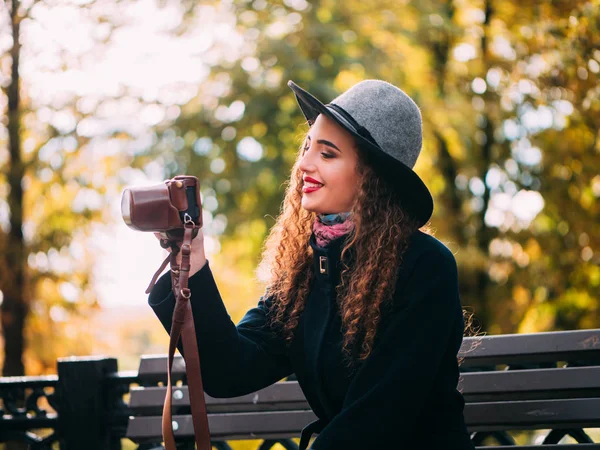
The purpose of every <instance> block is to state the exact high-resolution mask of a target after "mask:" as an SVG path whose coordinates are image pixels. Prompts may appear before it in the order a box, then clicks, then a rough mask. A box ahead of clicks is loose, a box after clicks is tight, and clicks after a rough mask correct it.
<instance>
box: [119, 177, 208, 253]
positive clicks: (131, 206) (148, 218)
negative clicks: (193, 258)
mask: <svg viewBox="0 0 600 450" xmlns="http://www.w3.org/2000/svg"><path fill="white" fill-rule="evenodd" d="M121 215H122V216H123V220H124V221H125V223H126V224H127V225H128V226H129V227H130V228H132V229H134V230H137V231H152V232H154V233H160V235H161V237H162V238H163V239H164V240H167V241H181V240H182V239H183V233H184V227H185V225H184V224H186V223H188V224H189V223H193V226H194V228H193V233H192V236H193V237H196V235H197V234H198V230H199V229H200V228H202V204H201V202H200V187H199V182H198V178H196V177H194V176H191V175H177V176H176V177H174V178H172V179H170V180H165V181H164V182H163V183H162V184H158V185H152V186H140V187H129V188H126V189H125V190H124V191H123V195H122V197H121Z"/></svg>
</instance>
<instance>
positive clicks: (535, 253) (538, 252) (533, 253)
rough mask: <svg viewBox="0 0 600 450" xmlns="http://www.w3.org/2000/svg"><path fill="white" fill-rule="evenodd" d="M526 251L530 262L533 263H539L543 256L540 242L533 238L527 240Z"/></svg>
mask: <svg viewBox="0 0 600 450" xmlns="http://www.w3.org/2000/svg"><path fill="white" fill-rule="evenodd" d="M524 250H525V253H527V255H529V260H530V261H532V262H533V261H537V260H538V259H540V257H541V256H542V248H541V247H540V244H539V243H538V241H536V240H535V239H533V238H529V239H528V240H527V242H526V243H525V248H524Z"/></svg>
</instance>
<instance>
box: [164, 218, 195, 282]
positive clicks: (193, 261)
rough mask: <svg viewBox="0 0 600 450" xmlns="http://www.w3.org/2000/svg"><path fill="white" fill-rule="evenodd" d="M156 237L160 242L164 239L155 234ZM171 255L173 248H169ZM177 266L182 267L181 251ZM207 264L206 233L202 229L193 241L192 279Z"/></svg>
mask: <svg viewBox="0 0 600 450" xmlns="http://www.w3.org/2000/svg"><path fill="white" fill-rule="evenodd" d="M154 236H155V237H156V238H157V239H158V240H159V241H160V240H161V239H162V237H161V236H160V233H154ZM167 251H168V252H169V253H171V248H170V247H169V248H167ZM177 264H179V265H180V266H181V251H180V252H179V253H178V254H177ZM204 264H206V255H205V253H204V233H203V232H202V228H200V229H199V230H198V234H197V235H196V237H195V238H194V239H192V254H191V255H190V277H191V276H192V275H194V274H195V273H196V272H198V271H199V270H200V269H202V267H204Z"/></svg>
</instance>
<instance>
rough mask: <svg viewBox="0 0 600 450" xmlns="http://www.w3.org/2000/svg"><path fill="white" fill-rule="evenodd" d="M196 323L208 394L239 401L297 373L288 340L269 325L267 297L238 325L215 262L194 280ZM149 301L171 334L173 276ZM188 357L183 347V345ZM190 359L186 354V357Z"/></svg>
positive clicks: (163, 279) (160, 284) (167, 277)
mask: <svg viewBox="0 0 600 450" xmlns="http://www.w3.org/2000/svg"><path fill="white" fill-rule="evenodd" d="M189 288H190V290H191V305H192V312H193V316H194V325H195V327H196V334H197V337H198V351H199V353H200V365H201V368H202V380H203V384H204V390H205V391H206V393H207V394H208V395H210V396H212V397H236V396H239V395H244V394H248V393H251V392H254V391H256V390H259V389H262V388H264V387H266V386H269V385H270V384H273V383H275V382H277V381H279V380H281V379H282V378H285V377H286V376H288V375H290V374H291V373H292V368H291V364H290V361H289V359H288V356H287V351H286V347H285V344H284V342H283V340H281V339H279V338H278V337H277V336H276V335H275V333H273V331H272V330H271V329H270V328H269V327H268V325H267V322H266V314H267V311H268V309H269V308H270V306H271V302H270V300H269V299H268V298H265V297H261V298H260V300H259V302H258V305H257V306H256V307H254V308H252V309H250V310H249V311H248V312H247V313H246V315H245V316H244V317H243V318H242V320H241V321H240V322H239V323H238V324H237V326H236V325H235V324H234V323H233V322H232V321H231V318H230V316H229V314H228V313H227V310H226V308H225V305H224V304H223V300H222V299H221V295H220V293H219V289H218V288H217V284H216V282H215V279H214V277H213V274H212V272H211V270H210V266H209V262H208V261H206V262H205V264H204V266H202V267H201V268H200V270H199V271H198V272H196V273H195V274H194V275H192V276H191V277H190V278H189ZM148 303H149V304H150V306H151V307H152V309H153V310H154V312H155V314H156V315H157V317H158V318H159V320H160V321H161V323H162V324H163V326H164V328H165V330H167V332H169V331H170V329H171V322H172V315H173V309H174V307H175V298H174V296H173V293H172V291H171V277H170V274H169V273H168V272H167V273H165V274H164V275H163V276H161V277H160V278H159V280H158V282H157V283H156V285H155V286H154V288H153V289H152V291H151V293H150V296H149V298H148ZM178 348H179V351H180V352H181V353H182V354H183V352H182V348H181V343H180V345H179V346H178ZM184 359H185V355H184Z"/></svg>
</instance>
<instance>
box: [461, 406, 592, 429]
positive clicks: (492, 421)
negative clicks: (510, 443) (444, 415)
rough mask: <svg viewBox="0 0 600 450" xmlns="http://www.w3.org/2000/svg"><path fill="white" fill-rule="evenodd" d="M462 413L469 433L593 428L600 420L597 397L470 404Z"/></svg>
mask: <svg viewBox="0 0 600 450" xmlns="http://www.w3.org/2000/svg"><path fill="white" fill-rule="evenodd" d="M464 414H465V423H466V424H467V428H468V430H469V431H470V432H473V431H497V430H525V429H545V428H549V429H565V428H593V427H597V426H598V422H599V421H600V398H578V399H568V400H534V401H517V402H495V403H492V402H489V403H488V402H484V403H470V404H466V405H465V411H464Z"/></svg>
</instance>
